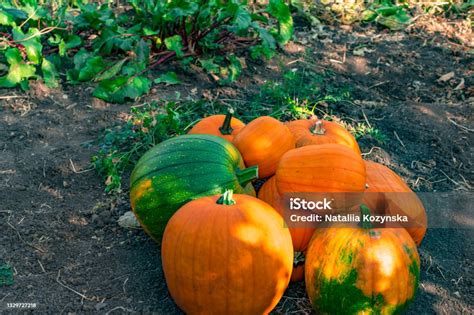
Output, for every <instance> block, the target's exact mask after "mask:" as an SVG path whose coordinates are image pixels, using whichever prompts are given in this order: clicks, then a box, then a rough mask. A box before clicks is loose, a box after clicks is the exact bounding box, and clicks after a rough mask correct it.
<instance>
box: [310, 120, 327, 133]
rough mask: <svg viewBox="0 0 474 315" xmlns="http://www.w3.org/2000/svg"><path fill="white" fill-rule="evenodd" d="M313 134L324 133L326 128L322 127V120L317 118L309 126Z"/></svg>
mask: <svg viewBox="0 0 474 315" xmlns="http://www.w3.org/2000/svg"><path fill="white" fill-rule="evenodd" d="M309 130H310V131H311V133H312V134H313V135H324V134H325V133H326V129H324V127H323V121H322V120H318V121H316V122H315V123H314V125H312V126H311V128H310V129H309Z"/></svg>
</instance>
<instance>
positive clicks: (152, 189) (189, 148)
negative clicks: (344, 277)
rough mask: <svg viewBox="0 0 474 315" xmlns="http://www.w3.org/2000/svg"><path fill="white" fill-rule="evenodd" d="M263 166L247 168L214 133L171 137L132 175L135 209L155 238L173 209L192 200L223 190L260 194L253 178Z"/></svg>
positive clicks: (144, 160) (142, 159) (235, 153)
mask: <svg viewBox="0 0 474 315" xmlns="http://www.w3.org/2000/svg"><path fill="white" fill-rule="evenodd" d="M257 171H258V168H257V167H252V168H247V169H245V166H244V163H243V160H242V157H241V156H240V153H239V151H238V150H237V149H236V148H235V147H234V146H233V145H232V144H231V143H230V142H228V141H226V140H224V139H221V138H219V137H216V136H211V135H185V136H178V137H175V138H171V139H169V140H166V141H164V142H162V143H160V144H158V145H156V146H155V147H153V148H152V149H150V150H149V151H148V152H147V153H145V155H143V156H142V158H141V159H140V160H139V161H138V163H137V165H136V166H135V169H134V170H133V172H132V176H131V179H130V187H131V188H130V201H131V205H132V209H133V211H134V213H135V215H136V217H137V219H138V221H139V222H140V223H141V225H142V227H143V228H144V230H145V231H146V232H147V233H148V234H149V235H150V236H151V237H152V238H153V239H155V240H159V239H160V238H161V236H162V234H163V231H164V228H165V225H166V223H167V222H168V220H169V218H170V217H171V216H172V215H173V213H174V212H175V211H176V210H178V209H179V207H181V206H182V205H183V204H185V203H186V202H189V201H190V200H193V199H196V198H199V197H202V196H211V195H216V194H220V193H223V192H224V191H225V190H226V189H233V190H235V192H237V193H247V194H251V195H255V192H254V191H253V188H252V187H251V186H252V185H251V184H250V181H251V180H253V179H255V178H256V177H257Z"/></svg>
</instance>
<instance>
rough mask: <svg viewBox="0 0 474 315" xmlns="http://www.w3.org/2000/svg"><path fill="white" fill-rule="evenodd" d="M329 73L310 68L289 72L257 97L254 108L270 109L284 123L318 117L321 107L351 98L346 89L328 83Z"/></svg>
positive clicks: (265, 88)
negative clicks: (318, 109) (312, 116)
mask: <svg viewBox="0 0 474 315" xmlns="http://www.w3.org/2000/svg"><path fill="white" fill-rule="evenodd" d="M325 75H326V74H324V73H322V74H320V73H316V72H313V71H311V70H307V69H304V68H303V69H293V70H289V71H287V72H285V73H284V74H283V76H282V79H281V80H275V81H268V82H266V83H265V84H264V85H263V86H262V87H261V88H260V92H259V93H258V94H257V95H256V96H255V98H254V100H255V101H254V104H253V105H254V106H262V104H263V107H264V108H265V106H268V107H267V113H266V114H268V115H271V116H273V117H275V118H278V119H280V120H290V119H299V118H306V117H308V116H311V115H315V112H316V108H317V107H318V105H322V104H331V103H337V102H341V101H344V100H347V99H349V91H348V90H347V89H346V88H335V87H333V86H331V85H327V84H324V77H325Z"/></svg>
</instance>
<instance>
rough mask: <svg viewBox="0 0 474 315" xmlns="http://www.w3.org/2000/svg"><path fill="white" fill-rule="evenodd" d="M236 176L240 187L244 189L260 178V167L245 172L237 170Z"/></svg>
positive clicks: (247, 169) (256, 166)
mask: <svg viewBox="0 0 474 315" xmlns="http://www.w3.org/2000/svg"><path fill="white" fill-rule="evenodd" d="M236 175H237V179H238V180H239V184H240V186H242V187H244V186H245V185H247V184H248V183H250V182H251V181H253V180H254V179H257V178H258V165H254V166H250V167H247V168H246V169H243V170H241V169H237V171H236Z"/></svg>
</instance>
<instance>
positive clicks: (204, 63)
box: [199, 58, 219, 73]
mask: <svg viewBox="0 0 474 315" xmlns="http://www.w3.org/2000/svg"><path fill="white" fill-rule="evenodd" d="M199 63H200V64H201V67H202V68H203V69H204V70H206V71H207V72H209V73H218V72H219V65H218V64H216V63H215V62H214V58H210V59H199Z"/></svg>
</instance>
